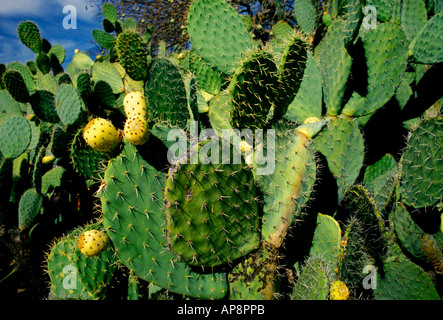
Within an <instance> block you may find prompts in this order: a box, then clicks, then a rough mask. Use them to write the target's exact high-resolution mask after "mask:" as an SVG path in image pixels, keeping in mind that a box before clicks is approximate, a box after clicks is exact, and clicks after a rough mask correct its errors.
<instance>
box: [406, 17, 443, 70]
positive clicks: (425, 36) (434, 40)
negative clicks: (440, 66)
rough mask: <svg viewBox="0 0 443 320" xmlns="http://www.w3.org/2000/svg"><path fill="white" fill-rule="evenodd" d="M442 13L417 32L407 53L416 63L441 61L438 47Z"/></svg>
mask: <svg viewBox="0 0 443 320" xmlns="http://www.w3.org/2000/svg"><path fill="white" fill-rule="evenodd" d="M442 34H443V11H440V12H438V13H436V14H435V16H433V17H432V18H431V19H429V20H428V21H427V23H426V24H425V26H424V27H423V28H422V29H421V30H420V31H419V32H418V34H417V36H416V37H415V38H414V40H413V41H412V43H411V44H410V45H409V51H410V53H411V55H412V60H413V61H414V62H416V63H423V64H435V63H439V62H442V61H443V49H442V46H440V45H438V44H439V43H441V41H442Z"/></svg>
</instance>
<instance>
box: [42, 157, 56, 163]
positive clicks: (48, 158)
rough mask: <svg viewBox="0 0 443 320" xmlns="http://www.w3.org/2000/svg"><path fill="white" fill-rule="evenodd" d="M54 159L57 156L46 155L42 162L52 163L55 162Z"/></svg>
mask: <svg viewBox="0 0 443 320" xmlns="http://www.w3.org/2000/svg"><path fill="white" fill-rule="evenodd" d="M54 160H55V157H54V156H44V157H43V158H42V163H43V164H51V163H53V162H54Z"/></svg>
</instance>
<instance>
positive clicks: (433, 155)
mask: <svg viewBox="0 0 443 320" xmlns="http://www.w3.org/2000/svg"><path fill="white" fill-rule="evenodd" d="M442 123H443V119H442V118H441V117H439V118H433V119H430V120H425V121H423V122H421V123H420V125H419V126H418V127H417V128H416V129H415V130H414V131H413V132H412V135H411V137H410V138H409V140H408V145H407V147H406V149H405V152H404V154H403V159H402V174H401V181H400V192H401V194H402V199H403V202H404V203H405V204H406V205H409V206H413V207H415V208H423V207H427V206H433V205H436V204H437V203H438V202H441V201H442V191H441V190H442V186H443V178H442V177H443V175H442V172H443V171H442V161H441V159H442V157H443V150H442V147H441V146H442V143H443V142H442V141H443V130H442Z"/></svg>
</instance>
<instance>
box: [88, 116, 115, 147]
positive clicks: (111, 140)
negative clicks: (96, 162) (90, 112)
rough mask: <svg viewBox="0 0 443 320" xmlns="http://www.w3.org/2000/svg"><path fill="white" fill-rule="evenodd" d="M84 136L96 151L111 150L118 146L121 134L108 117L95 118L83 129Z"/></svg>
mask: <svg viewBox="0 0 443 320" xmlns="http://www.w3.org/2000/svg"><path fill="white" fill-rule="evenodd" d="M83 138H84V139H85V141H86V143H87V144H88V145H89V146H90V147H91V148H92V149H94V150H96V151H105V152H109V151H111V150H113V149H114V148H116V147H117V146H118V144H119V142H120V136H119V133H118V132H117V129H116V128H115V127H114V125H113V124H112V123H111V122H110V121H109V120H106V119H103V118H94V119H92V120H91V121H90V122H88V124H87V125H86V126H85V128H84V129H83Z"/></svg>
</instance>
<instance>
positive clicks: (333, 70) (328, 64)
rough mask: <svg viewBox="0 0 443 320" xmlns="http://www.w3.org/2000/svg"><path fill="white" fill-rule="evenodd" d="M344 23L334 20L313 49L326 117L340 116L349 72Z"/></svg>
mask: <svg viewBox="0 0 443 320" xmlns="http://www.w3.org/2000/svg"><path fill="white" fill-rule="evenodd" d="M345 27H346V22H345V21H344V20H341V19H337V20H334V22H333V23H332V24H331V25H330V26H329V28H328V32H327V33H326V36H325V37H324V38H323V40H322V41H321V42H320V44H319V45H318V46H317V47H316V48H315V54H314V56H315V59H316V61H317V65H318V67H319V69H320V72H321V75H322V82H323V95H324V100H325V104H326V109H327V115H329V116H337V115H338V114H340V111H341V108H342V103H343V97H344V94H345V90H346V83H347V81H348V78H349V74H350V72H351V64H352V59H351V56H350V55H349V53H348V51H347V49H346V47H345V39H346V36H347V34H346V30H345Z"/></svg>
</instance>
